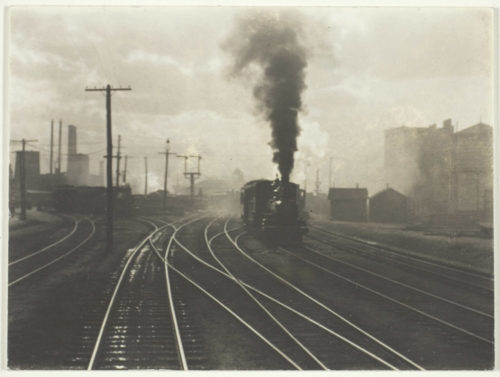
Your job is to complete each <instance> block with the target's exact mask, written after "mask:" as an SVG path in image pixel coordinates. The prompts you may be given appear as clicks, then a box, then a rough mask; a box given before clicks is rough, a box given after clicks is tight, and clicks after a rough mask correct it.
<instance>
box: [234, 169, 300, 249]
mask: <svg viewBox="0 0 500 377" xmlns="http://www.w3.org/2000/svg"><path fill="white" fill-rule="evenodd" d="M304 205H305V193H304V191H303V190H300V188H299V186H298V185H297V184H295V183H291V182H287V181H280V180H279V179H276V180H274V181H269V180H259V181H253V182H249V183H248V184H247V185H245V186H244V188H243V190H242V206H243V208H242V209H243V213H242V217H243V220H244V221H245V223H246V224H247V225H249V226H250V227H251V228H253V229H256V230H257V231H259V232H261V233H262V234H263V235H264V236H265V237H266V238H268V239H273V240H277V241H278V242H287V243H290V242H291V243H297V242H301V240H302V236H303V235H304V234H305V233H307V226H306V221H305V214H304Z"/></svg>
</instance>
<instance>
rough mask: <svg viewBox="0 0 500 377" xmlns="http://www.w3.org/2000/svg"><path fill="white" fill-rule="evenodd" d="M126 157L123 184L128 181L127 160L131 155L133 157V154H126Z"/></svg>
mask: <svg viewBox="0 0 500 377" xmlns="http://www.w3.org/2000/svg"><path fill="white" fill-rule="evenodd" d="M123 157H124V158H125V166H124V168H123V176H122V178H123V179H122V182H123V184H125V183H126V182H127V160H128V158H129V157H133V156H129V155H126V156H123Z"/></svg>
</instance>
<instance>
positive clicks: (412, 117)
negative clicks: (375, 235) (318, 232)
mask: <svg viewBox="0 0 500 377" xmlns="http://www.w3.org/2000/svg"><path fill="white" fill-rule="evenodd" d="M258 10H259V11H260V12H268V11H272V12H275V10H273V9H271V10H268V9H267V8H260V9H258ZM252 11H254V9H253V8H252ZM247 12H249V9H248V8H231V7H213V8H189V7H164V8H162V7H157V8H148V7H143V8H141V7H137V8H126V7H125V8H114V7H87V8H75V7H12V8H10V11H9V20H10V26H11V30H10V34H9V41H8V45H9V50H8V52H9V56H8V59H9V60H8V61H9V68H10V71H9V80H8V88H7V96H8V99H9V105H10V107H9V116H10V119H11V136H12V138H22V137H29V138H37V139H39V140H40V144H44V145H47V144H48V141H49V130H50V119H55V120H56V121H57V120H58V119H63V121H64V124H65V125H67V124H75V125H77V126H78V135H79V136H78V137H79V140H80V141H81V142H82V144H81V146H80V150H81V151H82V152H92V151H94V150H97V149H98V148H95V146H96V145H98V146H100V145H102V144H103V143H104V141H105V133H104V125H105V102H104V101H105V99H104V96H103V95H102V93H93V92H92V93H88V92H85V91H84V88H85V87H86V86H92V87H93V86H94V85H95V86H97V87H102V86H104V85H105V84H107V83H110V84H112V85H113V86H128V85H130V86H131V87H132V91H131V92H120V93H115V95H114V96H113V99H112V108H113V132H114V135H115V137H116V135H117V134H119V133H120V134H121V135H122V137H123V143H124V146H125V147H126V149H125V150H126V151H127V153H129V154H130V155H136V156H138V157H137V158H134V159H131V160H130V167H131V171H130V174H131V175H132V176H133V175H134V174H135V175H136V176H137V180H138V182H141V180H142V179H143V177H142V174H143V170H144V168H143V161H142V157H143V156H144V155H146V154H148V155H149V156H150V159H151V161H150V169H151V172H152V174H156V175H157V176H160V177H161V176H162V170H163V165H162V161H163V160H162V158H161V155H158V153H157V152H159V151H162V150H163V148H164V142H165V140H166V138H170V139H171V141H172V149H173V150H175V151H176V152H177V151H178V152H180V153H183V152H184V151H186V150H188V148H189V146H193V147H195V148H196V150H197V151H199V152H200V153H201V154H202V156H203V160H202V170H203V174H204V177H205V176H206V175H209V176H224V175H226V174H227V172H228V171H229V172H232V171H233V170H234V168H236V167H239V168H240V169H242V170H244V173H245V177H246V178H247V179H251V178H261V177H273V176H274V172H275V168H274V166H273V164H272V162H271V158H272V150H271V148H270V147H269V145H268V143H269V141H270V139H271V135H270V131H269V128H268V126H267V125H266V123H265V122H264V121H263V120H262V119H261V118H260V117H259V116H257V115H256V114H255V110H254V104H253V99H252V94H251V91H250V90H249V86H250V85H251V84H252V83H251V82H249V81H245V80H242V81H238V80H227V75H226V73H227V72H226V68H227V66H228V65H229V56H228V54H226V53H225V52H224V51H222V50H221V48H220V46H221V43H222V42H223V41H224V40H226V39H227V36H228V33H229V32H230V29H231V27H230V25H232V23H233V22H235V20H236V18H237V17H236V16H237V15H240V14H245V13H247ZM292 13H296V14H298V17H300V19H301V20H302V22H301V24H302V28H303V33H302V35H301V38H302V41H303V43H304V45H305V46H306V47H307V52H308V62H307V71H306V85H307V89H306V90H305V92H304V94H303V108H304V113H303V114H302V115H301V117H300V125H301V127H302V133H301V136H300V137H299V139H298V146H299V152H298V155H297V156H298V157H299V156H300V159H301V162H300V163H298V166H297V170H298V172H297V174H298V173H300V171H301V170H303V168H302V165H301V164H303V163H309V164H311V165H310V167H309V169H310V170H311V171H313V173H312V174H314V167H315V166H318V168H319V169H320V171H321V172H323V174H325V172H327V171H328V157H329V156H334V157H335V161H334V166H335V169H336V173H335V174H336V177H335V180H336V182H337V184H345V185H348V184H349V185H351V184H353V182H356V181H358V182H359V183H360V184H363V182H376V180H377V179H376V174H378V173H374V172H378V170H377V169H379V168H380V163H381V157H380V156H383V150H382V147H383V131H384V129H386V128H390V127H397V126H400V125H402V124H406V125H408V126H410V125H417V126H427V125H429V124H430V123H440V122H441V121H442V120H443V119H445V118H450V117H451V118H452V119H453V120H454V121H459V123H460V128H464V127H467V126H469V125H471V124H473V123H476V122H477V121H478V120H479V117H482V120H483V121H484V122H486V123H489V122H491V119H492V117H493V110H492V101H493V98H492V92H493V88H492V66H493V64H492V62H493V61H492V53H493V51H492V48H491V46H492V43H491V42H492V25H493V21H492V11H491V10H490V9H486V8H442V9H440V8H317V7H311V8H309V7H304V8H300V9H299V8H298V9H294V12H292ZM292 16H293V15H292ZM91 143H100V144H91ZM97 156H99V158H100V154H96V155H95V157H93V159H94V162H93V164H94V165H95V161H96V160H97ZM139 157H140V158H139ZM174 166H175V164H174ZM174 169H175V168H174ZM374 176H375V177H374ZM181 178H182V177H181ZM309 179H313V177H309ZM321 180H322V181H323V182H324V184H326V182H325V181H326V179H324V178H322V179H321ZM381 184H384V183H383V182H382V183H381ZM139 186H141V185H140V184H139V185H138V187H139ZM323 187H325V186H323ZM139 189H140V190H142V188H141V187H139Z"/></svg>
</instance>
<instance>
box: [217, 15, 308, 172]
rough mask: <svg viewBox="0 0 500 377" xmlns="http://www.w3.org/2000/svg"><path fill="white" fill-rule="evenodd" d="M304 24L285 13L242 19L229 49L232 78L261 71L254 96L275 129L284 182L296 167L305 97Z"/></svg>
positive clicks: (273, 142)
mask: <svg viewBox="0 0 500 377" xmlns="http://www.w3.org/2000/svg"><path fill="white" fill-rule="evenodd" d="M299 34H300V24H299V23H298V22H297V20H296V19H294V18H291V17H289V16H285V15H284V14H280V15H276V16H263V15H258V16H255V15H253V16H251V17H246V18H244V19H242V20H241V21H240V22H239V24H238V25H237V28H236V30H235V32H234V33H233V34H232V36H231V37H230V39H229V40H228V41H227V43H226V45H225V47H226V48H227V49H228V50H229V51H230V52H231V53H232V54H233V56H234V58H235V64H234V71H233V73H234V74H241V73H243V72H244V71H248V70H249V69H250V67H251V66H252V65H255V64H256V65H257V66H258V67H260V69H261V74H260V77H259V80H258V81H257V84H256V85H255V87H254V88H253V94H254V96H255V98H256V99H257V101H258V108H259V110H261V111H262V113H263V114H264V116H265V117H266V119H267V120H269V121H270V124H271V128H272V140H271V142H270V145H271V148H272V149H273V151H274V156H273V161H274V162H276V163H277V164H278V169H279V171H280V173H281V177H282V179H283V180H284V181H288V180H289V178H290V173H291V171H292V169H293V158H294V153H295V151H296V150H297V136H298V135H299V133H300V127H299V124H298V119H297V116H298V112H299V111H300V110H301V109H302V100H301V94H302V92H303V91H304V89H305V88H306V85H305V81H304V80H305V68H306V65H307V62H306V50H305V48H304V46H303V45H302V44H301V42H300V35H299Z"/></svg>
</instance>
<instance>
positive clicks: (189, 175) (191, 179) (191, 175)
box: [177, 155, 201, 200]
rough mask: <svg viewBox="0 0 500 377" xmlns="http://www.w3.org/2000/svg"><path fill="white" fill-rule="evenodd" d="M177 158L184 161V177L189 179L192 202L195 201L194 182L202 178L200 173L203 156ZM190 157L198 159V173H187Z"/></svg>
mask: <svg viewBox="0 0 500 377" xmlns="http://www.w3.org/2000/svg"><path fill="white" fill-rule="evenodd" d="M177 157H179V158H183V159H184V177H186V178H189V184H190V185H189V188H190V195H191V200H193V199H194V181H195V179H196V178H199V177H200V176H201V172H200V160H201V156H200V155H195V156H193V155H191V156H185V155H177ZM189 157H195V158H198V171H191V172H188V171H187V160H188V158H189Z"/></svg>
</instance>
